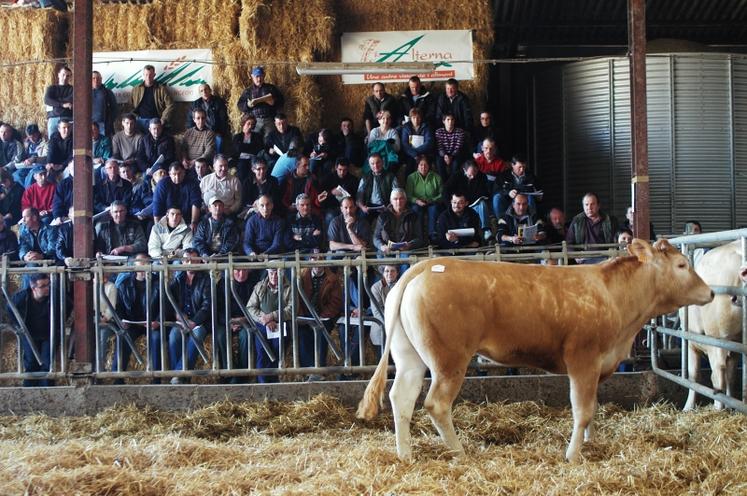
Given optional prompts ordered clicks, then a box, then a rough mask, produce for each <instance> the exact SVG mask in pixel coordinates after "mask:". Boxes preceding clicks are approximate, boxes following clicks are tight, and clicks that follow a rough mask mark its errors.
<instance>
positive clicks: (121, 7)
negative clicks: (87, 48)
mask: <svg viewBox="0 0 747 496" xmlns="http://www.w3.org/2000/svg"><path fill="white" fill-rule="evenodd" d="M152 18H153V7H152V5H150V4H144V5H143V4H130V3H99V2H96V3H95V4H94V6H93V24H94V26H95V29H94V30H93V49H94V51H99V52H109V51H126V50H145V49H148V48H155V41H154V40H153V35H152V33H151V26H152V25H153V24H152V22H153V20H152Z"/></svg>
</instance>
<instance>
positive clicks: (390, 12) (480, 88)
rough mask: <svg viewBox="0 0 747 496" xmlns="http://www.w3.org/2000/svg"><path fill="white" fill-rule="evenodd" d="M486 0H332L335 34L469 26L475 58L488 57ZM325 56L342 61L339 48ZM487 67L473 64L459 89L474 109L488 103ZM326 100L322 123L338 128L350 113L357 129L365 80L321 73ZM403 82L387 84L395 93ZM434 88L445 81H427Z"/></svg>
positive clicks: (489, 21) (438, 89)
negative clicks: (430, 0)
mask: <svg viewBox="0 0 747 496" xmlns="http://www.w3.org/2000/svg"><path fill="white" fill-rule="evenodd" d="M491 3H492V2H490V1H489V0H478V1H471V0H455V1H451V2H440V3H436V4H432V5H428V6H427V8H424V6H423V4H421V3H417V2H399V1H396V0H380V1H377V2H355V1H351V0H335V4H334V12H335V13H336V20H337V23H336V31H337V34H338V35H341V34H342V33H345V32H356V31H398V30H419V29H428V30H438V29H471V30H473V57H474V59H476V60H479V59H486V58H488V57H489V55H490V52H491V48H492V45H493V40H494V37H495V34H494V31H493V21H492V19H493V15H492V8H491ZM325 60H340V47H339V46H336V47H335V51H334V53H332V54H331V55H330V56H329V58H328V59H325ZM487 77H488V69H487V66H485V65H483V64H475V79H473V80H472V81H461V82H460V84H459V89H460V90H462V91H463V92H465V93H466V94H467V95H468V96H469V97H470V100H471V102H472V108H473V110H474V112H475V113H477V112H479V110H480V109H482V108H484V106H485V102H486V90H487V82H488V81H487ZM318 79H319V85H320V87H321V88H322V99H323V101H324V119H323V125H325V126H327V127H335V128H336V127H337V123H338V122H339V120H340V119H341V118H342V117H344V116H347V117H351V118H352V119H353V120H354V122H355V123H356V126H357V127H360V126H361V125H362V123H363V102H364V100H365V98H366V97H367V96H368V95H370V94H371V88H370V85H368V84H360V85H343V84H342V80H341V78H340V77H338V76H324V77H319V78H318ZM404 87H405V84H404V83H403V84H398V85H388V88H387V91H388V92H389V93H391V94H394V95H399V94H401V93H402V91H403V90H404ZM426 87H431V88H433V90H435V91H436V92H441V91H443V83H440V82H439V83H434V84H430V83H426Z"/></svg>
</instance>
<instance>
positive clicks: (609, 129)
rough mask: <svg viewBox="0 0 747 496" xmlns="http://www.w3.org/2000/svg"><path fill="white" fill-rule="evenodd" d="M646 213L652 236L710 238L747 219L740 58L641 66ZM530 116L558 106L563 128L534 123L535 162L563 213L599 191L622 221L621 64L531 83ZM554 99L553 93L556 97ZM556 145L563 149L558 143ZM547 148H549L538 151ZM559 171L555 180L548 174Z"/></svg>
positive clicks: (626, 83) (746, 116) (626, 168)
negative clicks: (698, 230)
mask: <svg viewBox="0 0 747 496" xmlns="http://www.w3.org/2000/svg"><path fill="white" fill-rule="evenodd" d="M646 74H647V107H648V108H647V111H648V139H649V176H650V188H651V195H650V209H651V210H650V212H651V220H652V222H653V223H654V227H655V228H656V232H657V233H660V234H666V233H674V232H679V231H680V230H681V229H682V225H683V224H684V222H685V221H686V220H688V219H698V220H700V221H701V223H702V224H703V227H704V229H706V230H708V231H718V230H724V229H731V228H734V227H737V226H739V225H742V224H744V223H745V221H747V214H746V213H745V208H744V206H745V205H744V201H745V200H744V198H745V195H744V192H745V191H747V180H746V179H745V177H747V152H746V151H745V150H747V144H746V143H747V141H746V139H745V133H744V130H745V123H746V122H747V59H745V58H744V57H741V56H731V55H725V54H724V55H720V54H707V55H703V54H695V55H687V56H685V55H657V56H651V55H650V56H649V57H648V59H647V67H646ZM535 87H536V88H548V89H553V90H554V91H535V93H536V97H535V112H537V111H538V110H541V109H550V110H551V111H552V109H554V108H555V107H556V106H557V105H558V102H561V103H560V104H561V105H562V111H561V113H562V116H563V118H562V120H559V119H554V120H553V119H546V118H545V119H543V118H540V117H538V118H537V119H536V120H535V126H534V142H535V146H534V158H535V162H536V165H537V170H538V171H539V173H540V178H541V179H542V178H543V176H542V175H541V174H542V172H543V171H548V172H550V173H549V174H548V177H547V178H546V180H545V182H544V186H545V190H546V191H547V190H551V191H555V192H556V194H557V192H561V191H562V192H563V203H564V205H565V208H566V210H567V212H568V213H569V215H575V214H576V213H578V212H579V211H580V210H581V208H580V199H581V195H583V193H584V192H585V191H590V190H591V191H596V192H597V193H598V194H599V197H600V200H601V201H602V206H603V208H604V209H606V210H608V211H610V212H611V213H612V214H614V215H616V216H617V217H618V218H619V219H621V220H622V219H624V215H625V210H626V208H627V206H628V205H630V203H631V197H630V170H631V156H630V80H629V69H628V62H627V60H626V59H597V60H590V61H584V62H576V63H572V64H567V65H565V66H564V67H563V68H562V69H561V70H560V71H556V72H552V71H544V72H541V73H538V74H537V75H536V76H535ZM558 92H560V94H558ZM558 137H561V143H560V144H558V143H557V138H558ZM545 142H547V143H548V146H547V147H546V146H544V144H545ZM559 163H560V164H562V169H563V171H562V173H558V171H557V170H554V168H556V167H557V164H559Z"/></svg>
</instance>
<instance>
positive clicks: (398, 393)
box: [389, 333, 426, 460]
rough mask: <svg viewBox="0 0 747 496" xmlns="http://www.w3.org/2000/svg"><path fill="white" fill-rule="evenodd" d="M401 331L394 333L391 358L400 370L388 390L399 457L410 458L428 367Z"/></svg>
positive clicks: (401, 458)
mask: <svg viewBox="0 0 747 496" xmlns="http://www.w3.org/2000/svg"><path fill="white" fill-rule="evenodd" d="M401 335H404V333H402V334H401ZM401 335H400V334H395V335H394V336H393V337H392V339H393V341H392V359H393V360H394V363H395V365H396V369H397V372H396V374H395V375H394V383H393V384H392V389H391V390H390V391H389V400H390V401H391V403H392V415H393V416H394V432H395V436H396V438H397V456H399V458H400V460H410V459H411V457H412V440H411V438H410V422H411V420H412V412H413V410H414V409H415V402H416V401H417V399H418V396H420V390H421V389H422V387H423V379H424V377H425V370H426V367H425V363H423V360H421V358H420V356H419V355H418V353H417V351H415V348H413V346H412V344H410V342H409V341H408V340H407V339H406V338H405V339H398V338H399V336H401Z"/></svg>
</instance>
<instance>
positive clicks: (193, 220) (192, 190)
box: [153, 162, 202, 231]
mask: <svg viewBox="0 0 747 496" xmlns="http://www.w3.org/2000/svg"><path fill="white" fill-rule="evenodd" d="M174 205H176V206H178V207H179V208H180V209H181V211H182V215H183V216H184V222H186V223H187V224H189V225H190V226H191V227H192V231H195V230H196V229H197V223H198V222H199V221H200V208H201V207H202V196H201V195H200V187H199V185H198V184H197V183H195V182H193V181H187V180H186V172H185V171H184V167H182V164H180V163H179V162H172V164H171V165H170V166H169V176H168V177H165V178H163V179H162V180H161V181H160V182H159V183H158V185H156V190H155V191H154V192H153V223H154V224H156V223H158V221H159V220H161V217H163V216H164V215H166V211H167V210H168V209H169V207H171V206H174Z"/></svg>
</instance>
